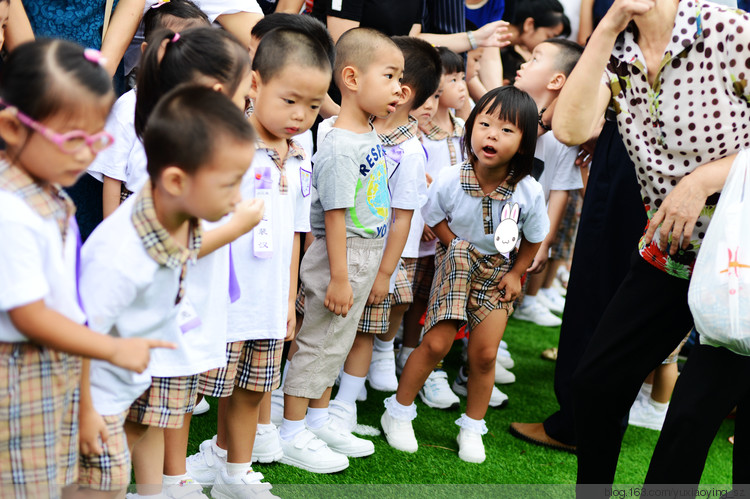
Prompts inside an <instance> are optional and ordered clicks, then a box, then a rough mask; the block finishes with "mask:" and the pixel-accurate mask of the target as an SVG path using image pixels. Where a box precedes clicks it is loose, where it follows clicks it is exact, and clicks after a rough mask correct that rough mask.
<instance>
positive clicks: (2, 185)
mask: <svg viewBox="0 0 750 499" xmlns="http://www.w3.org/2000/svg"><path fill="white" fill-rule="evenodd" d="M0 189H2V190H5V191H8V192H11V193H13V194H15V195H16V196H18V197H20V198H21V199H23V200H24V202H26V204H28V205H29V207H30V208H31V209H32V210H34V211H35V212H37V213H38V214H39V215H40V216H41V217H42V218H54V219H55V221H56V222H57V225H58V227H59V228H60V234H61V235H62V239H63V243H64V242H65V236H66V234H67V232H68V223H69V221H70V217H72V216H73V215H74V214H75V211H76V207H75V205H74V204H73V201H71V199H70V197H69V196H68V195H67V194H66V193H65V191H63V190H62V188H61V187H60V186H59V185H57V184H40V183H38V182H36V181H34V179H33V178H31V176H30V175H29V174H28V173H26V172H25V171H23V170H22V169H20V168H18V167H17V166H14V165H12V164H10V163H9V162H8V161H7V160H6V159H2V160H0Z"/></svg>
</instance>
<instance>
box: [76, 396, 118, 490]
mask: <svg viewBox="0 0 750 499" xmlns="http://www.w3.org/2000/svg"><path fill="white" fill-rule="evenodd" d="M128 412H129V411H125V412H122V413H120V414H114V415H111V416H102V419H104V424H105V425H107V434H108V437H107V442H106V443H101V446H102V453H101V455H96V454H91V455H85V454H81V456H80V462H79V476H78V485H80V486H81V487H83V488H87V489H94V490H107V491H115V490H122V489H124V488H125V487H127V486H128V484H129V483H130V452H129V451H128V439H127V436H126V435H125V429H124V427H123V425H124V424H125V418H126V417H127V415H128Z"/></svg>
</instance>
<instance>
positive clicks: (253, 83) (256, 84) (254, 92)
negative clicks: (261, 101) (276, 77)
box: [250, 70, 263, 99]
mask: <svg viewBox="0 0 750 499" xmlns="http://www.w3.org/2000/svg"><path fill="white" fill-rule="evenodd" d="M250 74H251V79H250V98H251V99H257V98H258V88H260V86H261V84H262V83H263V80H261V79H260V73H258V71H257V70H255V71H253V72H252V73H250Z"/></svg>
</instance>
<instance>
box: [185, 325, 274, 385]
mask: <svg viewBox="0 0 750 499" xmlns="http://www.w3.org/2000/svg"><path fill="white" fill-rule="evenodd" d="M283 351H284V340H281V339H262V340H245V341H234V342H232V343H227V365H226V367H219V368H216V369H211V370H210V371H207V372H205V373H203V374H201V375H200V378H199V382H198V392H199V393H201V394H203V395H208V396H209V397H229V396H230V395H231V394H232V392H233V391H234V387H235V386H239V387H240V388H242V389H244V390H250V391H252V392H270V391H273V390H275V389H276V388H278V387H279V385H280V384H281V356H282V352H283Z"/></svg>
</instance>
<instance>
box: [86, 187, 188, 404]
mask: <svg viewBox="0 0 750 499" xmlns="http://www.w3.org/2000/svg"><path fill="white" fill-rule="evenodd" d="M135 200H136V196H132V197H131V198H130V199H128V200H127V201H125V202H124V203H123V204H122V205H121V206H120V207H119V208H118V209H117V210H115V212H114V213H113V214H112V215H110V216H109V217H107V218H106V219H105V220H104V221H103V222H102V223H101V224H99V226H98V227H97V228H96V229H95V230H94V232H93V233H92V234H91V236H89V238H88V239H87V240H86V243H85V244H84V245H83V249H82V251H81V298H82V300H83V306H84V309H85V310H86V313H87V315H88V319H89V327H90V328H91V329H93V330H94V331H97V332H100V333H102V334H111V335H113V336H118V337H122V338H134V337H138V338H155V339H166V340H169V339H172V340H173V339H174V337H175V336H176V334H177V322H176V315H177V307H176V306H175V298H176V297H177V292H178V291H179V279H180V269H179V268H177V269H171V268H169V267H166V266H163V265H159V264H158V263H156V261H155V260H153V259H152V258H151V257H150V256H149V255H148V253H146V250H145V248H144V247H143V242H142V241H141V238H140V236H139V235H138V233H137V232H136V230H135V227H134V226H133V222H132V219H131V216H132V212H133V205H134V204H135ZM152 359H153V357H152ZM152 363H153V362H152ZM151 375H152V371H151V369H150V367H149V368H148V369H146V370H145V371H144V372H143V373H141V374H137V373H134V372H132V371H128V370H126V369H122V368H120V367H115V366H113V365H112V364H110V363H108V362H104V361H99V360H92V361H91V396H92V398H93V401H94V407H95V408H96V410H97V412H98V413H99V414H102V415H105V416H106V415H114V414H120V413H121V412H123V411H124V410H126V409H127V408H128V407H130V405H131V404H132V403H133V401H134V400H135V399H137V398H138V397H139V396H140V395H141V394H142V393H143V392H144V391H146V390H147V389H148V387H149V386H151Z"/></svg>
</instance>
